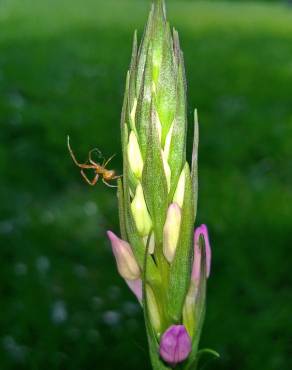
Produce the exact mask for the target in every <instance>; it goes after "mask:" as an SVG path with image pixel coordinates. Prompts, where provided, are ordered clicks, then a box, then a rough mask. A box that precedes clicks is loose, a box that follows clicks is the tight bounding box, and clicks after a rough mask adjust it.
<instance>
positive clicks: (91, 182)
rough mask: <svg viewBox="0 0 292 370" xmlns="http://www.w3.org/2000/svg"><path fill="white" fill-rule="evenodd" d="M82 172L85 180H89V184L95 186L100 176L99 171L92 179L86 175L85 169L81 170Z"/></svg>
mask: <svg viewBox="0 0 292 370" xmlns="http://www.w3.org/2000/svg"><path fill="white" fill-rule="evenodd" d="M80 173H81V175H82V176H83V178H84V179H85V181H86V182H87V184H89V185H91V186H94V185H95V184H96V183H97V180H98V178H99V174H98V173H97V174H96V175H95V176H94V178H93V179H92V180H89V178H88V177H87V176H86V175H85V173H84V171H83V170H81V171H80Z"/></svg>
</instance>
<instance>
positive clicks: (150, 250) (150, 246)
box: [143, 233, 155, 254]
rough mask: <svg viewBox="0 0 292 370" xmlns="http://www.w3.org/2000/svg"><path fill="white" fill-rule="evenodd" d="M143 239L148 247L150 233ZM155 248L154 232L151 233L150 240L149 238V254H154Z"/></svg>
mask: <svg viewBox="0 0 292 370" xmlns="http://www.w3.org/2000/svg"><path fill="white" fill-rule="evenodd" d="M143 241H144V245H145V247H146V246H147V242H148V235H147V236H144V238H143ZM154 249H155V237H154V233H151V235H150V240H149V246H148V253H149V254H153V253H154Z"/></svg>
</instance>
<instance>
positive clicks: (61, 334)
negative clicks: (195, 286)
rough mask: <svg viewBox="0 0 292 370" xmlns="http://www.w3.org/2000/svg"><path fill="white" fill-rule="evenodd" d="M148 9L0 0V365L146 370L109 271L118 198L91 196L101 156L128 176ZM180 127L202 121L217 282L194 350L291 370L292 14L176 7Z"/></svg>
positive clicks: (205, 203)
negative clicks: (130, 106) (137, 45)
mask: <svg viewBox="0 0 292 370" xmlns="http://www.w3.org/2000/svg"><path fill="white" fill-rule="evenodd" d="M149 3H150V1H146V0H136V1H135V0H116V1H114V0H107V1H102V0H83V1H82V0H70V1H69V0H60V1H57V0H50V1H49V0H46V1H44V0H43V1H38V2H37V1H33V0H1V1H0V140H1V145H0V178H1V182H0V194H1V204H0V209H1V210H0V238H1V249H0V250H1V269H0V292H1V304H0V307H1V308H0V312H1V315H0V369H1V370H2V369H3V370H14V369H17V370H22V369H29V370H45V369H50V370H55V369H56V370H57V369H58V370H69V369H70V370H92V369H101V370H102V369H118V368H121V367H122V368H125V369H128V370H133V369H150V366H149V362H148V354H147V351H148V349H147V344H146V340H145V332H144V326H143V319H142V314H141V312H140V308H139V306H138V305H137V303H136V301H135V298H134V296H132V295H131V293H130V292H129V291H128V289H127V287H126V285H125V284H124V282H123V281H122V279H121V278H120V277H119V276H118V274H117V272H116V267H115V263H114V260H113V257H112V255H111V251H110V246H109V243H108V241H107V240H106V236H105V231H106V230H107V229H112V230H114V231H116V232H118V218H117V201H116V196H115V190H113V189H110V188H107V187H105V186H104V185H103V184H102V183H100V184H98V185H97V186H96V187H94V188H91V187H89V186H88V185H87V184H85V183H84V181H83V180H82V179H81V177H80V174H79V171H78V169H77V168H76V167H75V166H74V164H73V162H72V160H71V158H70V157H69V154H68V151H67V148H66V135H67V134H70V137H71V144H72V147H73V149H74V151H75V153H76V155H77V157H78V158H79V159H80V160H81V161H83V160H85V159H86V157H87V153H88V151H89V149H91V148H94V147H98V148H99V149H100V150H101V151H102V153H103V154H104V155H105V156H106V157H108V156H110V155H111V154H112V153H117V154H118V155H117V157H116V158H115V159H114V160H113V162H112V166H113V167H114V168H116V169H117V170H118V172H120V171H121V154H120V132H119V118H120V111H121V105H122V98H123V89H124V82H125V74H126V70H127V67H128V64H129V61H130V53H131V42H132V34H133V31H134V29H135V28H137V29H138V31H139V35H140V36H141V33H142V30H143V27H144V24H145V21H146V17H147V13H148V10H149ZM168 16H169V20H170V22H171V24H172V25H174V26H175V27H176V28H177V29H178V30H179V33H180V37H181V43H182V48H183V50H184V55H185V62H186V70H187V78H188V86H189V90H188V93H189V95H188V96H189V108H188V111H189V118H190V122H191V120H192V112H193V108H194V107H197V108H198V110H199V117H200V134H201V136H200V152H199V154H200V164H199V176H200V178H199V184H200V192H199V209H198V220H197V222H198V223H203V222H204V223H207V224H208V225H209V230H210V237H211V242H212V248H213V256H214V257H213V266H212V275H211V277H210V279H209V285H208V307H207V316H206V322H205V327H204V332H203V337H202V343H201V345H202V346H208V347H211V348H214V349H216V350H217V351H218V352H220V354H221V359H220V360H219V361H216V362H212V363H210V364H209V367H208V368H209V369H211V370H212V369H216V370H221V369H222V370H223V369H224V370H262V369H264V370H290V369H292V360H291V359H292V345H291V328H292V317H291V312H292V299H291V285H292V281H291V280H292V279H291V245H292V232H291V231H292V230H291V229H292V209H291V204H292V188H291V184H292V158H291V154H292V153H291V150H292V7H290V6H289V5H288V2H287V3H285V2H276V3H263V2H259V3H257V2H250V3H246V2H234V1H233V2H229V3H228V2H224V3H223V2H215V1H214V2H196V1H190V0H189V1H179V0H177V1H175V0H173V1H169V2H168Z"/></svg>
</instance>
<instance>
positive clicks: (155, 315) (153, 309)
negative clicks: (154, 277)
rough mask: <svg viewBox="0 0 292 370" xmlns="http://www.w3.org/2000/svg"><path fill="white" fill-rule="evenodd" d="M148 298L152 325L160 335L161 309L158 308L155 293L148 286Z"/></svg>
mask: <svg viewBox="0 0 292 370" xmlns="http://www.w3.org/2000/svg"><path fill="white" fill-rule="evenodd" d="M146 296H147V307H148V312H149V316H150V321H151V324H152V326H153V328H154V330H155V331H156V333H157V334H160V330H161V321H160V314H159V309H158V306H157V302H156V298H155V295H154V292H153V290H152V289H151V288H150V286H149V285H146Z"/></svg>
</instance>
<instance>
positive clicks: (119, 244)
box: [107, 231, 141, 280]
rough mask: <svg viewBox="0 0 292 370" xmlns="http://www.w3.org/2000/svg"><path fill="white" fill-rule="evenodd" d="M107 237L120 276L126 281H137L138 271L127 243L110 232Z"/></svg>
mask: <svg viewBox="0 0 292 370" xmlns="http://www.w3.org/2000/svg"><path fill="white" fill-rule="evenodd" d="M107 235H108V237H109V240H110V242H111V245H112V251H113V254H114V256H115V259H116V263H117V267H118V271H119V273H120V275H121V276H122V277H123V278H124V279H126V280H136V279H139V278H140V276H141V274H140V269H139V266H138V264H137V262H136V259H135V257H134V254H133V252H132V249H131V246H130V245H129V243H127V242H126V241H124V240H122V239H120V238H119V237H117V236H116V235H115V234H114V233H113V232H112V231H108V232H107Z"/></svg>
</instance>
